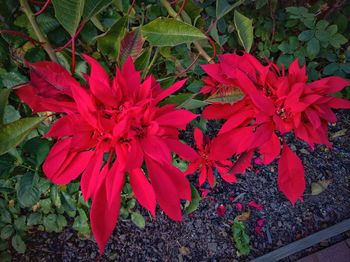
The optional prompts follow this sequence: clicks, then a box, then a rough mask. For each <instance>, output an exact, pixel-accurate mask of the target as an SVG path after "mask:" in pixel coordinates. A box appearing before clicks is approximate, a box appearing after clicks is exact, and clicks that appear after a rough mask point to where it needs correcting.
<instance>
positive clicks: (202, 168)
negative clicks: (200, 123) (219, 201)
mask: <svg viewBox="0 0 350 262" xmlns="http://www.w3.org/2000/svg"><path fill="white" fill-rule="evenodd" d="M194 140H195V142H196V149H197V152H195V154H194V155H193V156H192V157H191V158H188V160H190V163H189V165H188V169H187V171H186V174H192V173H194V172H195V171H196V170H199V173H200V174H199V186H201V185H203V183H204V182H205V181H206V180H207V179H208V183H209V185H210V186H211V187H214V185H215V176H214V171H213V168H216V169H217V171H218V172H219V174H220V176H221V177H222V178H223V179H224V180H225V181H227V182H231V183H232V182H236V181H237V179H236V177H235V173H234V172H233V164H232V162H231V161H230V160H227V159H226V158H227V157H221V155H222V154H221V153H219V151H220V150H221V151H224V150H225V148H224V147H221V146H220V145H219V144H218V143H215V141H214V142H213V143H212V142H211V141H210V139H209V137H207V136H203V133H202V131H200V129H199V128H196V129H195V130H194ZM215 147H218V148H215ZM219 147H220V150H219Z"/></svg>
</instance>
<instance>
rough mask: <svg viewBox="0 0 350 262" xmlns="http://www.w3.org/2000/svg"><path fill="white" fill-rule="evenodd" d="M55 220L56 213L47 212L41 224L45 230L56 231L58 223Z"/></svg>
mask: <svg viewBox="0 0 350 262" xmlns="http://www.w3.org/2000/svg"><path fill="white" fill-rule="evenodd" d="M56 220H57V215H56V214H49V215H48V216H46V217H44V219H43V225H44V226H45V229H46V231H47V232H53V231H55V232H56V231H58V225H57V222H56Z"/></svg>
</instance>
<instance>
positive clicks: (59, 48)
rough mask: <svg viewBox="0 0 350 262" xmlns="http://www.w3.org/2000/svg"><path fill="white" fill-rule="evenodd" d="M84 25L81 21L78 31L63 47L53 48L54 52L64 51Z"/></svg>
mask: <svg viewBox="0 0 350 262" xmlns="http://www.w3.org/2000/svg"><path fill="white" fill-rule="evenodd" d="M84 25H85V22H84V21H83V22H82V23H81V24H80V26H79V27H78V30H77V31H76V32H75V34H74V36H73V37H72V38H71V39H70V40H69V41H68V42H67V43H65V45H64V46H61V47H57V48H55V51H56V52H61V51H63V50H64V49H66V48H67V47H68V46H69V45H70V44H71V43H72V41H73V38H74V39H75V38H77V36H78V35H79V34H80V32H81V31H82V30H83V28H84Z"/></svg>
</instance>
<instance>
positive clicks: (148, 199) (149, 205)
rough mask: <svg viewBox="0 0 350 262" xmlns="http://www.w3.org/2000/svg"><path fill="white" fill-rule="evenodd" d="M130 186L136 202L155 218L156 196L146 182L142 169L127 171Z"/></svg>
mask: <svg viewBox="0 0 350 262" xmlns="http://www.w3.org/2000/svg"><path fill="white" fill-rule="evenodd" d="M129 177H130V185H131V188H132V191H133V192H134V194H135V196H136V199H137V201H138V202H139V203H140V204H141V206H143V207H144V208H146V209H147V210H148V211H149V212H150V213H151V214H152V215H153V216H154V217H155V216H156V195H155V193H154V190H153V187H152V185H151V184H150V183H149V182H148V180H147V178H146V175H145V173H144V172H143V170H142V169H140V168H138V169H133V170H130V171H129Z"/></svg>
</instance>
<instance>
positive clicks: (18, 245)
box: [11, 234, 26, 254]
mask: <svg viewBox="0 0 350 262" xmlns="http://www.w3.org/2000/svg"><path fill="white" fill-rule="evenodd" d="M11 243H12V247H13V248H14V249H15V250H16V251H17V252H18V253H21V254H23V253H24V252H26V244H25V243H24V241H23V240H22V238H21V236H20V235H18V234H16V235H15V236H14V237H13V238H12V240H11Z"/></svg>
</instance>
